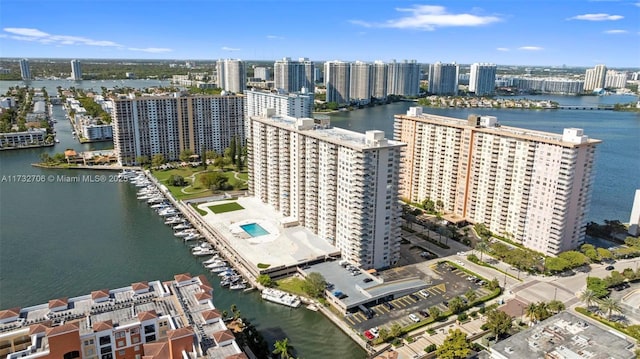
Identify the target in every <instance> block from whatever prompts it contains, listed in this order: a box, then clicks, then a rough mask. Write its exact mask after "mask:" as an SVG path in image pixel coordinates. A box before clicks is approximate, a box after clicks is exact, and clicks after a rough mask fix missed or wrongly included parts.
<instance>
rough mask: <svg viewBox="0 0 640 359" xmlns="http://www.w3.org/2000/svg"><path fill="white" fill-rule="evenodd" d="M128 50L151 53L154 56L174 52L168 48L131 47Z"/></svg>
mask: <svg viewBox="0 0 640 359" xmlns="http://www.w3.org/2000/svg"><path fill="white" fill-rule="evenodd" d="M128 50H131V51H142V52H149V53H152V54H161V53H165V52H171V51H173V50H172V49H168V48H166V47H145V48H142V49H141V48H137V47H129V48H128Z"/></svg>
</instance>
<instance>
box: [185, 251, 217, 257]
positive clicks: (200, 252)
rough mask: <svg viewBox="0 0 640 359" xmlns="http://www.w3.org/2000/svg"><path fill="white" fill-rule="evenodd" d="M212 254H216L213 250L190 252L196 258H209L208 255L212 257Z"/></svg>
mask: <svg viewBox="0 0 640 359" xmlns="http://www.w3.org/2000/svg"><path fill="white" fill-rule="evenodd" d="M214 253H216V251H214V250H213V249H202V250H199V251H194V252H191V254H193V255H194V256H196V257H201V256H210V255H212V254H214Z"/></svg>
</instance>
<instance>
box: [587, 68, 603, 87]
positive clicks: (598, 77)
mask: <svg viewBox="0 0 640 359" xmlns="http://www.w3.org/2000/svg"><path fill="white" fill-rule="evenodd" d="M606 76H607V67H606V66H605V65H596V67H595V68H593V69H587V71H586V73H585V76H584V90H585V91H593V90H595V89H601V88H604V87H605V79H606Z"/></svg>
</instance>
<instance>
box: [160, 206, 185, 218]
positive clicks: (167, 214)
mask: <svg viewBox="0 0 640 359" xmlns="http://www.w3.org/2000/svg"><path fill="white" fill-rule="evenodd" d="M158 214H159V215H161V216H162V217H170V216H175V215H177V214H180V212H179V211H178V210H176V209H175V208H173V207H167V208H163V209H162V210H160V212H158Z"/></svg>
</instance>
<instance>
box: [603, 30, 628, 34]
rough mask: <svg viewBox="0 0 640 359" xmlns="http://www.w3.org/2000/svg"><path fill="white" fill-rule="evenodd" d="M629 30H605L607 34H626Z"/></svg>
mask: <svg viewBox="0 0 640 359" xmlns="http://www.w3.org/2000/svg"><path fill="white" fill-rule="evenodd" d="M627 32H628V31H627V30H606V31H604V33H605V34H626V33H627Z"/></svg>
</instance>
